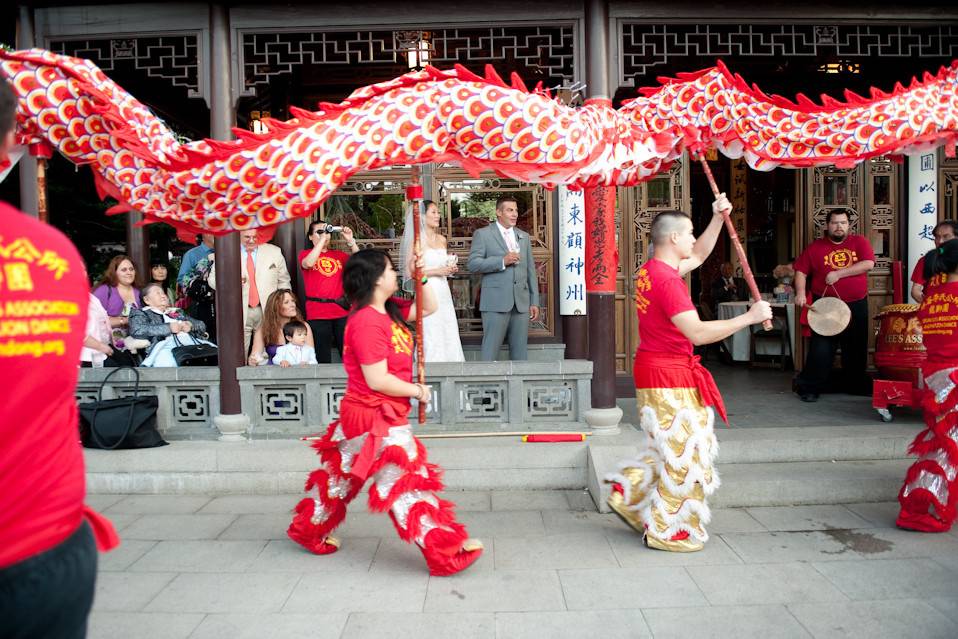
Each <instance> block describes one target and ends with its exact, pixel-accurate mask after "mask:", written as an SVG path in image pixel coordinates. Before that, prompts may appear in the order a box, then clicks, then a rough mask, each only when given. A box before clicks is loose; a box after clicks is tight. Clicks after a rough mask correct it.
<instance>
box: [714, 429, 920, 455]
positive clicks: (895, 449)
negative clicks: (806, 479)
mask: <svg viewBox="0 0 958 639" xmlns="http://www.w3.org/2000/svg"><path fill="white" fill-rule="evenodd" d="M921 428H922V427H921V426H918V425H915V424H876V425H874V426H806V427H793V426H781V427H778V428H724V427H721V428H717V429H716V437H717V438H718V441H719V462H720V463H723V464H756V463H765V462H802V461H829V462H830V461H832V460H836V461H839V460H842V461H856V460H859V461H861V460H874V459H903V458H904V457H905V451H907V449H908V445H909V444H910V443H911V441H912V440H913V439H914V438H915V435H917V434H918V432H919V431H920V430H921Z"/></svg>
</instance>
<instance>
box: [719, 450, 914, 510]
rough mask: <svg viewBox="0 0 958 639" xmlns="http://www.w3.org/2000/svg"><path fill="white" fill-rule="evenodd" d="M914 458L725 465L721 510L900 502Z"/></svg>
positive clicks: (720, 502) (722, 478) (721, 466)
mask: <svg viewBox="0 0 958 639" xmlns="http://www.w3.org/2000/svg"><path fill="white" fill-rule="evenodd" d="M910 464H911V460H908V459H885V460H876V461H836V462H790V463H768V464H719V466H718V472H719V477H720V478H721V480H722V485H721V487H720V488H719V489H718V491H716V493H715V494H714V495H713V496H712V497H711V498H710V499H709V504H710V505H712V506H713V507H716V508H738V507H746V506H748V507H752V506H793V505H808V504H843V503H852V502H878V501H895V500H896V499H897V498H898V491H899V489H900V488H901V483H902V480H904V478H905V471H906V470H907V469H908V466H909V465H910Z"/></svg>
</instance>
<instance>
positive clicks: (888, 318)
mask: <svg viewBox="0 0 958 639" xmlns="http://www.w3.org/2000/svg"><path fill="white" fill-rule="evenodd" d="M875 319H876V320H878V337H877V338H876V340H875V366H876V367H878V377H879V378H881V379H889V380H901V381H910V382H912V384H914V385H917V384H918V380H919V376H920V369H921V366H922V364H924V363H925V358H926V357H927V353H926V352H925V345H924V343H922V336H921V324H920V323H919V321H918V305H917V304H891V305H889V306H884V307H882V309H881V311H879V313H878V315H877V316H876V317H875Z"/></svg>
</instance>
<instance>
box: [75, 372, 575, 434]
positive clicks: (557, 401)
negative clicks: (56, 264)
mask: <svg viewBox="0 0 958 639" xmlns="http://www.w3.org/2000/svg"><path fill="white" fill-rule="evenodd" d="M138 370H139V373H140V393H141V394H148V395H157V396H158V397H159V409H158V411H157V421H158V427H159V429H160V431H161V432H162V433H163V435H164V437H166V438H168V439H215V438H216V437H217V435H218V433H217V431H216V428H215V427H214V426H213V417H214V416H215V415H217V414H218V413H219V369H217V368H214V367H192V368H141V369H138ZM109 371H110V369H81V371H80V381H79V384H78V385H77V390H76V396H77V398H78V400H79V401H81V402H83V401H91V400H95V399H96V395H97V391H98V389H99V386H100V382H101V381H102V380H103V378H104V377H106V375H107V374H108V373H109ZM237 379H238V380H239V383H240V392H241V396H242V405H243V412H244V413H245V414H246V415H248V416H249V418H250V422H251V432H250V435H251V436H252V437H254V438H291V437H299V436H302V435H305V434H311V433H315V432H317V431H322V430H323V429H324V427H325V425H326V424H328V423H329V422H330V421H332V420H334V419H336V417H337V416H338V414H339V400H340V399H341V398H342V396H343V393H344V392H345V389H346V373H345V371H344V370H343V368H342V366H341V365H339V364H321V365H319V366H307V367H301V368H280V367H278V366H259V367H243V368H240V369H238V370H237ZM591 379H592V363H591V362H589V361H585V360H552V361H523V362H512V361H502V362H473V361H467V362H463V363H453V362H448V363H447V362H443V363H434V364H430V365H428V366H427V368H426V381H427V383H429V384H430V386H432V389H433V401H432V402H431V404H430V407H429V411H428V413H427V420H428V421H427V424H426V427H425V428H426V429H427V430H430V431H433V432H457V431H478V430H482V431H496V430H501V431H513V430H537V429H552V428H563V429H570V430H572V429H578V428H585V420H584V419H583V413H584V412H585V411H586V410H588V409H589V408H590V406H591V401H590V395H591ZM133 388H134V376H133V373H132V372H130V371H121V372H118V373H117V374H116V375H114V376H113V377H112V378H111V379H110V381H109V384H108V386H107V388H106V389H104V394H103V397H104V399H108V398H112V397H124V396H129V395H131V394H132V393H133Z"/></svg>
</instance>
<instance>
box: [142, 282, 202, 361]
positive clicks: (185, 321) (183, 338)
mask: <svg viewBox="0 0 958 639" xmlns="http://www.w3.org/2000/svg"><path fill="white" fill-rule="evenodd" d="M140 295H141V297H142V299H143V307H142V308H138V309H133V311H131V313H130V336H131V337H135V338H139V339H145V340H148V341H149V342H150V346H149V348H148V349H147V357H146V359H145V360H144V361H143V363H142V364H141V366H176V360H174V359H173V354H172V349H173V348H174V347H175V346H177V345H189V344H197V343H203V344H211V342H209V341H207V340H206V339H204V338H205V337H206V324H204V323H203V322H202V321H201V320H198V319H194V318H192V317H190V316H189V315H187V314H186V313H184V312H183V310H182V309H179V308H176V307H175V306H171V305H170V298H169V297H168V296H167V294H166V291H164V290H163V286H162V285H160V284H157V283H152V284H147V285H146V286H144V287H143V290H142V291H141V292H140ZM174 336H175V339H174ZM187 336H189V337H187Z"/></svg>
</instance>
